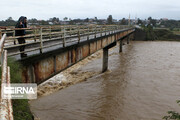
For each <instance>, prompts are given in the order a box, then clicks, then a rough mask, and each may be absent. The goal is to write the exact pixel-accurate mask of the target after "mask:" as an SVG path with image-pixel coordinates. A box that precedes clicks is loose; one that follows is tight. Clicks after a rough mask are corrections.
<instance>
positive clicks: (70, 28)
mask: <svg viewBox="0 0 180 120" xmlns="http://www.w3.org/2000/svg"><path fill="white" fill-rule="evenodd" d="M69 36H71V26H70V27H69Z"/></svg>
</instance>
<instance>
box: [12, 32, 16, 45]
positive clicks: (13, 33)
mask: <svg viewBox="0 0 180 120" xmlns="http://www.w3.org/2000/svg"><path fill="white" fill-rule="evenodd" d="M13 37H15V30H13ZM14 45H16V39H14Z"/></svg>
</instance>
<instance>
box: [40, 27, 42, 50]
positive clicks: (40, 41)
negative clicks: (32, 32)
mask: <svg viewBox="0 0 180 120" xmlns="http://www.w3.org/2000/svg"><path fill="white" fill-rule="evenodd" d="M42 39H43V37H42V27H41V28H40V53H42V49H43V41H42Z"/></svg>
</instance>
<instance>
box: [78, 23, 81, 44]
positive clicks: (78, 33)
mask: <svg viewBox="0 0 180 120" xmlns="http://www.w3.org/2000/svg"><path fill="white" fill-rule="evenodd" d="M80 39H81V38H80V30H79V26H78V43H80Z"/></svg>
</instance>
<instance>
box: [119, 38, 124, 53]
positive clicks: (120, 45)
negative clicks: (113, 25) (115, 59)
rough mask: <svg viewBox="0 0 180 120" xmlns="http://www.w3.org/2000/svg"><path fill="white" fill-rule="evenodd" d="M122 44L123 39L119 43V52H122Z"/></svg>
mask: <svg viewBox="0 0 180 120" xmlns="http://www.w3.org/2000/svg"><path fill="white" fill-rule="evenodd" d="M122 46H123V41H122V40H120V44H119V52H122Z"/></svg>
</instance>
